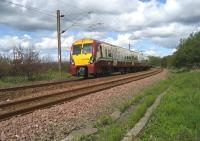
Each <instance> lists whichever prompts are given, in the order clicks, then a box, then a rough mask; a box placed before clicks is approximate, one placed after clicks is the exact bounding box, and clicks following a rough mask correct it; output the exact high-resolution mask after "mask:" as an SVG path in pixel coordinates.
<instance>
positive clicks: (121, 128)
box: [84, 77, 172, 141]
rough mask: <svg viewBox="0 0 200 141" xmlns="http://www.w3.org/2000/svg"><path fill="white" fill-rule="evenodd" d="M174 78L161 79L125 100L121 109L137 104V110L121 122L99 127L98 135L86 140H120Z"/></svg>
mask: <svg viewBox="0 0 200 141" xmlns="http://www.w3.org/2000/svg"><path fill="white" fill-rule="evenodd" d="M171 81H172V78H171V77H169V78H168V79H167V80H164V81H161V82H159V83H158V84H154V85H153V86H151V87H149V88H146V89H145V90H144V91H143V92H141V93H139V94H138V95H137V96H135V97H134V98H133V99H131V100H129V101H127V102H125V103H124V104H123V105H122V106H121V108H120V110H121V111H125V110H126V109H127V108H128V107H129V106H130V105H133V104H134V105H135V106H136V107H135V110H134V111H133V112H131V113H130V114H129V116H128V117H127V118H126V120H124V121H121V122H111V123H109V125H108V126H106V127H105V126H104V127H102V128H99V132H98V134H97V135H93V136H90V137H88V138H87V139H86V138H84V140H99V141H118V140H121V139H122V137H123V136H124V135H125V134H126V133H127V131H128V130H129V129H131V128H132V127H133V126H134V125H135V124H136V122H137V121H138V120H139V119H140V118H141V117H142V116H143V115H144V113H145V111H146V110H147V108H148V107H149V106H150V105H152V103H153V102H154V100H155V99H156V97H157V96H158V95H159V94H161V93H162V92H163V91H165V90H166V89H167V88H168V86H169V84H170V82H171Z"/></svg>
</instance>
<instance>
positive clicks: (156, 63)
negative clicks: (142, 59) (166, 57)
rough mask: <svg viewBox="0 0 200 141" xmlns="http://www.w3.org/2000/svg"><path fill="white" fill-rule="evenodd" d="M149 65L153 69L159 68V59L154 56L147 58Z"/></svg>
mask: <svg viewBox="0 0 200 141" xmlns="http://www.w3.org/2000/svg"><path fill="white" fill-rule="evenodd" d="M149 64H150V65H151V66H154V67H158V66H161V58H160V57H155V56H149Z"/></svg>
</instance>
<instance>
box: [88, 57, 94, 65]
mask: <svg viewBox="0 0 200 141" xmlns="http://www.w3.org/2000/svg"><path fill="white" fill-rule="evenodd" d="M89 63H90V64H92V63H94V57H93V56H91V57H90V61H89Z"/></svg>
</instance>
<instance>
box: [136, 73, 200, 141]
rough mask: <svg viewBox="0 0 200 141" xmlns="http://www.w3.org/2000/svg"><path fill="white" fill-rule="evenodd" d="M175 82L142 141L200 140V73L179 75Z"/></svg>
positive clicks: (145, 130)
mask: <svg viewBox="0 0 200 141" xmlns="http://www.w3.org/2000/svg"><path fill="white" fill-rule="evenodd" d="M173 79H174V84H173V86H172V87H171V89H170V90H169V91H168V92H167V94H166V95H165V96H164V97H163V98H162V99H161V102H160V105H159V106H158V108H157V109H156V110H155V112H154V114H153V116H152V117H151V119H150V121H149V123H148V125H147V126H146V127H145V129H144V131H143V133H142V134H141V135H140V136H139V140H141V141H151V140H152V141H199V140H200V73H199V72H184V73H179V74H175V75H173Z"/></svg>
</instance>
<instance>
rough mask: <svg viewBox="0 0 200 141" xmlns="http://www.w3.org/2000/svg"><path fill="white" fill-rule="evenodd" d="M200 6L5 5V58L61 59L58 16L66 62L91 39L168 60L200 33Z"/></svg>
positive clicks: (172, 0)
mask: <svg viewBox="0 0 200 141" xmlns="http://www.w3.org/2000/svg"><path fill="white" fill-rule="evenodd" d="M199 7H200V0H48V1H47V0H34V1H33V0H0V54H1V55H6V56H10V55H11V56H12V52H13V51H12V50H13V48H14V47H18V46H19V45H21V46H22V47H23V48H34V50H36V51H37V52H39V53H40V56H41V57H46V58H49V57H50V58H52V59H53V60H56V59H57V33H56V10H57V9H59V10H60V11H61V14H62V15H64V17H61V30H66V29H67V30H66V32H65V33H63V34H62V35H61V36H62V37H61V43H62V58H63V60H69V52H70V47H71V45H72V43H73V42H74V41H75V40H78V39H81V38H85V37H90V38H93V39H97V40H100V41H105V42H108V43H111V44H114V45H118V46H122V47H124V48H128V44H131V50H134V51H142V52H143V53H144V54H146V55H153V56H160V57H163V56H167V55H171V54H173V52H175V51H176V47H177V45H178V43H179V41H180V39H181V38H186V37H187V36H189V34H190V33H192V32H196V31H199V29H200V8H199Z"/></svg>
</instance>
